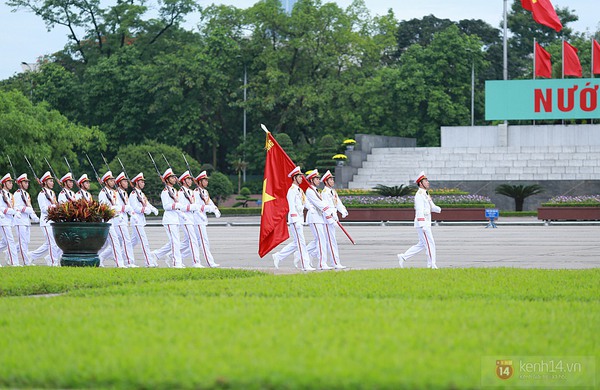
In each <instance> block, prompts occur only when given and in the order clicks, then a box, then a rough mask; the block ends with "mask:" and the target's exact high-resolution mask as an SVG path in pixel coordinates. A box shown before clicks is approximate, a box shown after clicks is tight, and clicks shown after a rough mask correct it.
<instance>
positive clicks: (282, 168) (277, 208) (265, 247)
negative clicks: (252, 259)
mask: <svg viewBox="0 0 600 390" xmlns="http://www.w3.org/2000/svg"><path fill="white" fill-rule="evenodd" d="M265 149H266V150H267V158H266V161H265V176H264V180H263V193H262V211H261V217H260V241H259V242H258V255H259V256H260V257H264V256H265V255H266V254H267V253H269V252H270V251H271V250H273V248H275V247H276V246H277V245H279V244H281V243H282V242H284V241H285V240H287V239H288V238H289V236H290V234H289V232H288V228H287V214H288V211H289V207H288V203H287V198H286V197H287V192H288V189H289V188H290V186H291V185H292V182H291V179H290V178H289V177H288V173H290V172H291V171H292V170H293V169H294V168H295V167H296V164H294V162H293V161H292V159H291V158H290V157H289V156H288V155H287V153H286V152H285V151H284V150H283V148H282V147H281V146H280V145H279V144H278V143H277V141H276V140H275V138H274V137H273V135H272V134H271V133H270V132H268V133H267V142H266V144H265ZM307 186H308V182H307V181H306V180H304V181H303V184H302V185H301V187H303V188H302V189H303V190H306V187H307Z"/></svg>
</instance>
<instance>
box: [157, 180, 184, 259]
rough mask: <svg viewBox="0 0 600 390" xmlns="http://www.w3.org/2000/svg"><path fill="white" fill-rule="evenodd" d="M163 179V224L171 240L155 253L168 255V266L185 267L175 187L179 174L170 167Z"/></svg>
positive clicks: (160, 256) (179, 207) (160, 255)
mask: <svg viewBox="0 0 600 390" xmlns="http://www.w3.org/2000/svg"><path fill="white" fill-rule="evenodd" d="M162 180H163V182H164V183H165V188H164V189H163V190H162V192H161V194H160V199H161V201H162V207H163V210H164V211H165V212H164V214H163V219H162V224H163V226H164V227H165V230H166V231H167V237H169V242H167V243H166V244H165V245H163V247H162V248H160V249H158V250H156V251H154V255H155V256H156V257H157V258H159V259H160V258H162V257H166V256H168V257H167V260H166V263H167V267H173V268H185V266H184V265H183V261H182V260H181V238H180V235H179V224H180V221H179V214H180V213H181V211H180V210H181V205H180V204H179V203H178V201H177V200H178V196H177V190H175V188H174V187H173V186H174V185H175V183H176V182H177V176H175V174H174V173H173V170H172V169H171V168H169V169H167V170H166V171H165V173H163V175H162Z"/></svg>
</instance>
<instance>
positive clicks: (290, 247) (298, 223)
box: [273, 167, 315, 271]
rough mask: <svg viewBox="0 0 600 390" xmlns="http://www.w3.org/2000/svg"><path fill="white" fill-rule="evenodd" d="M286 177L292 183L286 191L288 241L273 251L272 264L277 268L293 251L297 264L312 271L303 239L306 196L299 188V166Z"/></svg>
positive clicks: (300, 173) (300, 178)
mask: <svg viewBox="0 0 600 390" xmlns="http://www.w3.org/2000/svg"><path fill="white" fill-rule="evenodd" d="M288 177H290V178H291V179H292V185H291V186H290V188H289V189H288V192H287V202H288V208H289V212H288V218H287V219H288V226H289V229H290V237H292V241H290V242H289V243H288V244H287V245H286V246H285V247H283V249H282V250H280V251H279V252H276V253H273V264H274V265H275V268H279V263H281V260H283V259H285V258H286V257H288V256H289V255H291V254H293V253H298V259H299V264H300V266H301V267H302V270H304V271H314V270H315V269H314V268H313V267H311V265H310V258H309V255H308V250H307V249H306V241H305V240H304V230H303V227H302V222H303V221H304V208H305V202H306V197H305V195H304V191H302V188H300V183H302V171H301V170H300V167H296V168H294V169H293V170H292V171H291V172H290V173H289V174H288Z"/></svg>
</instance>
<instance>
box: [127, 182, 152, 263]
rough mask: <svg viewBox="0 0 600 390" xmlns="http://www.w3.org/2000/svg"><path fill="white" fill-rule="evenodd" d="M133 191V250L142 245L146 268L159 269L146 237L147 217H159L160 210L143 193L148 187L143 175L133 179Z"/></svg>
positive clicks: (131, 203)
mask: <svg viewBox="0 0 600 390" xmlns="http://www.w3.org/2000/svg"><path fill="white" fill-rule="evenodd" d="M131 183H132V185H133V190H132V191H131V194H129V205H130V206H131V208H132V210H133V213H132V214H131V226H132V227H133V239H132V241H131V246H132V248H135V246H136V245H137V244H141V246H142V253H143V254H144V264H145V265H146V267H150V268H155V267H158V262H157V258H156V255H154V253H153V252H152V251H151V250H150V244H149V243H148V237H147V236H146V228H145V226H146V215H150V213H154V215H158V209H157V208H156V207H154V206H152V205H151V204H150V203H149V202H148V198H146V194H144V192H143V191H142V190H143V189H144V186H145V185H146V179H144V174H143V173H141V172H140V173H138V174H137V175H136V176H135V177H134V178H133V179H131Z"/></svg>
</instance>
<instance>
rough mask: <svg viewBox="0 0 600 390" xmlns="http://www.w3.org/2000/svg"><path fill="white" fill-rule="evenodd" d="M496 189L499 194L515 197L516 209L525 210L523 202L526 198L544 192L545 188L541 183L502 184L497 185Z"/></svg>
mask: <svg viewBox="0 0 600 390" xmlns="http://www.w3.org/2000/svg"><path fill="white" fill-rule="evenodd" d="M495 191H496V193H497V194H499V195H504V196H508V197H509V198H513V199H514V200H515V211H523V202H524V201H525V199H526V198H528V197H530V196H533V195H537V194H541V193H542V192H544V188H543V187H542V186H540V185H539V184H531V185H523V184H519V185H513V184H500V185H499V186H498V187H496V190H495Z"/></svg>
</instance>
